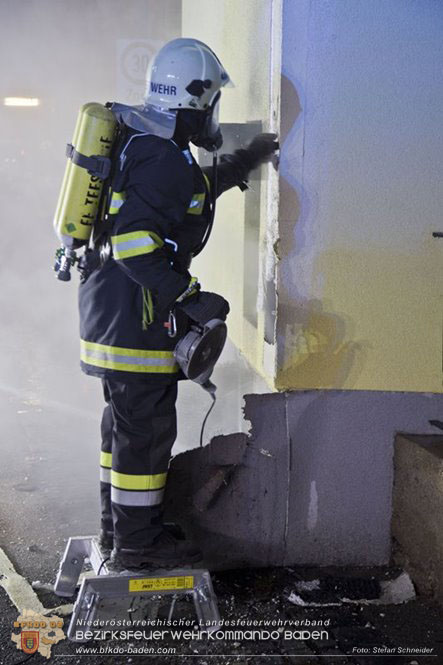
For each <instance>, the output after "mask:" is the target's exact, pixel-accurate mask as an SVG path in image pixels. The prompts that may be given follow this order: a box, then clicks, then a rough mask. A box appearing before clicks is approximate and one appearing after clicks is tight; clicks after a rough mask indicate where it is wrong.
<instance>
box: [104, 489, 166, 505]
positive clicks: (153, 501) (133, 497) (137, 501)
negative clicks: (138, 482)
mask: <svg viewBox="0 0 443 665" xmlns="http://www.w3.org/2000/svg"><path fill="white" fill-rule="evenodd" d="M164 491H165V490H164V489H162V490H148V491H146V492H144V491H140V490H132V491H131V490H119V489H117V488H116V487H111V501H112V502H113V503H118V504H120V505H121V506H158V505H159V504H160V503H161V502H162V501H163V494H164Z"/></svg>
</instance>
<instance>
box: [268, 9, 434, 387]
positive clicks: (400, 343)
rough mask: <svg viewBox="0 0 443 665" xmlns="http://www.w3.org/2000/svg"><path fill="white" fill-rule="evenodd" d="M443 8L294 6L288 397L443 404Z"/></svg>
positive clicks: (288, 145)
mask: <svg viewBox="0 0 443 665" xmlns="http://www.w3.org/2000/svg"><path fill="white" fill-rule="evenodd" d="M442 30H443V6H442V4H441V3H440V2H434V1H432V0H429V1H427V2H421V1H420V0H407V1H403V0H391V1H390V2H385V1H384V0H372V1H371V2H366V1H365V0H340V1H336V0H333V1H329V0H286V1H285V2H284V14H283V65H282V110H281V115H282V125H281V131H282V141H283V149H282V159H281V169H280V176H281V180H280V213H279V236H280V240H279V244H278V253H279V257H280V261H279V284H278V302H279V306H278V337H277V339H278V372H277V379H276V383H277V387H278V388H280V389H282V388H287V389H304V388H349V389H358V390H404V391H418V392H422V391H433V392H441V389H442V376H441V371H442V370H441V368H442V304H441V296H442V287H443V281H442V266H443V240H435V239H433V238H432V235H431V234H432V232H433V231H439V230H440V231H441V230H443V221H442V216H441V210H442V207H443V190H442V188H441V184H440V183H441V176H442V167H443V134H442V132H441V126H442V119H443V85H442V83H443V81H442V71H443V66H442V65H443V43H442V39H441V35H442Z"/></svg>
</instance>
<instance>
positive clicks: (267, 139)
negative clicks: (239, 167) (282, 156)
mask: <svg viewBox="0 0 443 665" xmlns="http://www.w3.org/2000/svg"><path fill="white" fill-rule="evenodd" d="M277 138H278V136H277V134H257V136H256V137H255V138H253V139H252V141H251V143H250V144H249V145H248V147H247V148H246V153H247V159H248V161H249V164H248V166H249V168H250V169H251V170H252V169H255V168H257V166H260V164H264V163H265V162H268V161H269V160H270V159H271V157H272V155H273V154H274V152H275V151H276V150H278V149H279V147H280V145H279V143H278V141H277Z"/></svg>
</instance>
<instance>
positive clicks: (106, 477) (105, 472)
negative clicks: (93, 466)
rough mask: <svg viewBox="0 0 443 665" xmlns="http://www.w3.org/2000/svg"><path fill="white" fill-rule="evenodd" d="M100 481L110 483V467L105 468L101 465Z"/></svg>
mask: <svg viewBox="0 0 443 665" xmlns="http://www.w3.org/2000/svg"><path fill="white" fill-rule="evenodd" d="M100 482H102V483H109V484H110V483H111V469H105V468H104V467H103V466H101V467H100Z"/></svg>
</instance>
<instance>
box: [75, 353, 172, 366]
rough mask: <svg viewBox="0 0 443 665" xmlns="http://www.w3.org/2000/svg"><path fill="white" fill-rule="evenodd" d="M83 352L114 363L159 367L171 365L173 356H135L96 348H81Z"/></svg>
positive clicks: (91, 356)
mask: <svg viewBox="0 0 443 665" xmlns="http://www.w3.org/2000/svg"><path fill="white" fill-rule="evenodd" d="M83 353H84V355H85V356H87V357H88V358H96V359H97V360H107V361H110V362H116V363H125V364H126V365H146V366H150V365H157V366H159V367H173V366H174V365H175V358H174V357H172V358H137V357H136V356H125V355H120V354H118V353H109V352H108V351H98V350H96V349H83Z"/></svg>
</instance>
